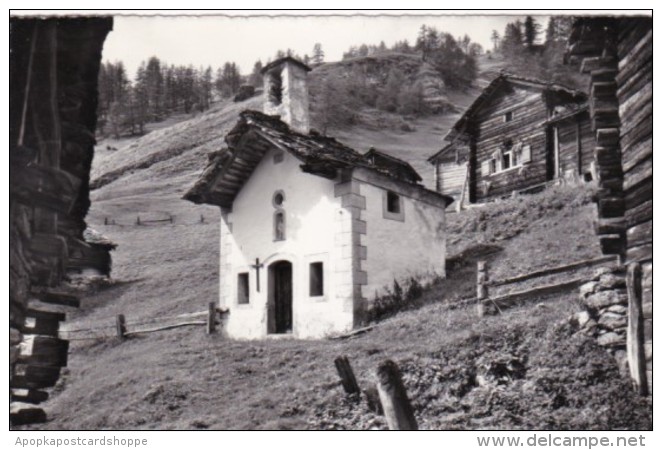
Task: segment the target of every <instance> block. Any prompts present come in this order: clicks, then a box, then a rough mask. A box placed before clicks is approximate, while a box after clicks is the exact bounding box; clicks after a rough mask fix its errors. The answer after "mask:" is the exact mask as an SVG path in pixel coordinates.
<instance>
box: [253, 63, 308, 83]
mask: <svg viewBox="0 0 662 450" xmlns="http://www.w3.org/2000/svg"><path fill="white" fill-rule="evenodd" d="M304 63H305V58H304ZM261 72H262V61H260V60H259V59H258V60H257V61H255V64H254V65H253V71H252V72H251V74H250V76H249V77H248V84H250V85H251V86H254V87H256V88H257V87H261V86H262V83H263V80H262V73H261Z"/></svg>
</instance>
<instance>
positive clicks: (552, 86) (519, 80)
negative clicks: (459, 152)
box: [444, 72, 587, 141]
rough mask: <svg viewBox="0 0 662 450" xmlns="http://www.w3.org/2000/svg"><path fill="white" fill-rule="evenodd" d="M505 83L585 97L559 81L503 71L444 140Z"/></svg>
mask: <svg viewBox="0 0 662 450" xmlns="http://www.w3.org/2000/svg"><path fill="white" fill-rule="evenodd" d="M505 83H511V84H516V85H522V86H529V87H534V88H538V89H540V90H541V91H545V92H551V93H556V94H560V95H563V96H564V97H567V98H569V99H573V100H574V101H584V100H586V98H587V96H586V94H585V93H584V92H582V91H579V90H576V89H573V88H570V87H568V86H564V85H562V84H559V83H548V82H546V81H542V80H538V79H535V78H527V77H522V76H518V75H512V74H509V73H505V72H503V73H500V74H499V75H498V76H497V77H495V78H494V79H493V80H492V81H491V82H490V84H488V85H487V86H486V87H485V89H483V91H482V92H481V93H480V95H479V96H478V97H476V100H474V101H473V103H472V104H471V105H470V106H469V107H468V108H467V110H466V111H465V112H464V114H462V116H461V117H460V118H459V120H458V121H457V122H456V123H455V125H453V127H452V128H451V129H450V131H449V132H448V134H446V136H445V137H444V140H446V141H452V140H453V139H455V138H456V137H457V135H458V134H459V133H460V132H461V131H462V130H463V129H464V127H465V126H466V124H467V122H468V121H469V119H470V118H471V117H472V116H473V115H474V114H475V113H476V112H478V111H479V110H480V109H481V108H482V107H483V106H484V105H485V104H486V103H487V101H488V100H489V99H490V98H491V97H492V95H493V94H494V93H496V92H497V91H498V90H499V88H501V86H503V85H504V84H505Z"/></svg>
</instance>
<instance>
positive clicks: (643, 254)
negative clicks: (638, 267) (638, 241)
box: [625, 244, 653, 262]
mask: <svg viewBox="0 0 662 450" xmlns="http://www.w3.org/2000/svg"><path fill="white" fill-rule="evenodd" d="M625 258H626V260H627V261H641V262H644V261H652V260H653V244H645V245H640V246H638V247H630V248H628V249H627V251H626V253H625Z"/></svg>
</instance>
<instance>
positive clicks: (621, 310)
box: [607, 304, 628, 314]
mask: <svg viewBox="0 0 662 450" xmlns="http://www.w3.org/2000/svg"><path fill="white" fill-rule="evenodd" d="M607 311H609V312H612V313H616V314H627V313H628V307H627V306H625V305H621V304H618V305H611V306H610V307H609V308H607Z"/></svg>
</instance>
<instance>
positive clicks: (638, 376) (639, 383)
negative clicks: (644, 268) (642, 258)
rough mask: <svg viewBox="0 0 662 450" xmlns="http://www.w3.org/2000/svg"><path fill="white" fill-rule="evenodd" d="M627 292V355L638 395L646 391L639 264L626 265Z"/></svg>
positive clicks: (644, 393)
mask: <svg viewBox="0 0 662 450" xmlns="http://www.w3.org/2000/svg"><path fill="white" fill-rule="evenodd" d="M625 281H626V286H627V293H628V328H627V355H628V365H629V367H630V376H631V377H632V380H633V383H634V386H635V389H636V390H637V392H638V393H639V394H640V395H646V394H647V393H648V386H647V381H646V357H645V354H644V333H643V322H644V318H643V315H642V313H641V265H640V264H639V263H632V264H629V265H628V271H627V275H626V278H625Z"/></svg>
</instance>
